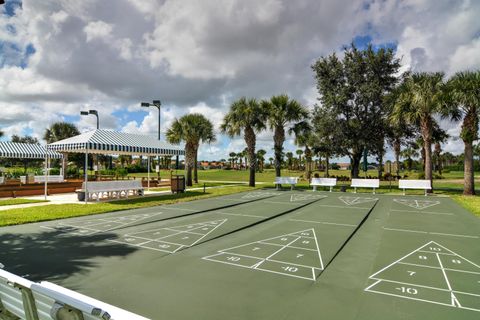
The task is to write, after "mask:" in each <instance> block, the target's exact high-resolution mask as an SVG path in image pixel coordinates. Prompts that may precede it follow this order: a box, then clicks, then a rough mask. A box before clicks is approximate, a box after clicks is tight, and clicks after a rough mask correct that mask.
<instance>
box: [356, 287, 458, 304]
mask: <svg viewBox="0 0 480 320" xmlns="http://www.w3.org/2000/svg"><path fill="white" fill-rule="evenodd" d="M365 291H368V292H374V293H378V294H383V295H386V296H391V297H399V298H405V299H410V300H415V301H421V302H428V303H434V304H439V305H442V306H447V307H451V306H452V305H451V304H447V303H442V302H437V301H431V300H425V299H418V298H412V297H408V296H402V295H399V294H394V293H385V292H381V291H376V290H372V289H368V290H367V289H365Z"/></svg>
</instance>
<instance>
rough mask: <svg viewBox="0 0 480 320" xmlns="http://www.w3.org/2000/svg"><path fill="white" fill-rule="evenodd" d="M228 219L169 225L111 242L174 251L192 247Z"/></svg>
mask: <svg viewBox="0 0 480 320" xmlns="http://www.w3.org/2000/svg"><path fill="white" fill-rule="evenodd" d="M227 220H228V219H222V220H213V221H205V222H199V223H193V224H188V225H181V226H171V227H166V228H159V229H153V230H145V231H139V232H135V233H130V234H126V235H125V236H123V237H122V238H120V239H115V240H110V241H113V242H118V243H123V244H128V245H133V246H137V247H142V248H146V249H152V250H157V251H163V252H168V253H175V252H177V251H179V250H181V249H184V248H188V247H192V246H194V245H196V244H197V243H199V242H200V241H202V240H203V239H204V238H205V237H207V236H208V235H209V234H210V233H212V232H213V231H215V230H216V229H217V228H218V227H220V226H221V225H222V224H224V223H225V222H226V221H227Z"/></svg>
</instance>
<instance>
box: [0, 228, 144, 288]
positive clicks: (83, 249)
mask: <svg viewBox="0 0 480 320" xmlns="http://www.w3.org/2000/svg"><path fill="white" fill-rule="evenodd" d="M117 237H118V236H117V235H115V234H112V233H101V234H93V235H87V236H80V235H74V234H69V233H64V232H62V231H59V230H45V231H43V230H42V231H41V232H39V233H27V234H21V233H16V234H15V233H3V234H0V263H2V264H4V266H5V267H4V269H5V270H6V271H9V272H12V273H14V274H17V275H19V276H24V277H26V278H28V279H30V280H32V281H42V280H50V281H54V280H57V279H64V278H67V277H69V276H71V275H73V274H75V273H86V272H88V270H90V269H92V268H95V267H96V265H97V263H96V262H95V261H94V259H95V258H98V257H124V256H127V255H129V254H131V253H133V252H135V251H136V250H137V249H135V248H134V247H130V246H125V245H121V244H118V243H114V242H109V241H105V240H106V239H115V238H117Z"/></svg>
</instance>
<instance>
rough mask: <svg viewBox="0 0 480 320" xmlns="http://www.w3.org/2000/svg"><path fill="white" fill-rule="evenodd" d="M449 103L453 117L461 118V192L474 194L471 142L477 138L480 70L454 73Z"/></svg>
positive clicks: (449, 82) (449, 85) (479, 108)
mask: <svg viewBox="0 0 480 320" xmlns="http://www.w3.org/2000/svg"><path fill="white" fill-rule="evenodd" d="M447 86H448V89H449V90H448V91H449V98H450V99H449V105H450V106H453V107H454V108H455V109H454V110H453V111H454V116H453V117H454V118H455V119H461V118H463V123H462V128H461V131H460V138H461V139H462V140H463V143H464V145H465V149H464V154H465V160H464V179H465V183H464V189H463V194H465V195H474V194H475V179H474V162H473V142H474V141H475V140H477V139H478V118H479V113H480V71H466V72H459V73H457V74H455V75H454V76H453V77H452V78H450V80H449V81H448V84H447Z"/></svg>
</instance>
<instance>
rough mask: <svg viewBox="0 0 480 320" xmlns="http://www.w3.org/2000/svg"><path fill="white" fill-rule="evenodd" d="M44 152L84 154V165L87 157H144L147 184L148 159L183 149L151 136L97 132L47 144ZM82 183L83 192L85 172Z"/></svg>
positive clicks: (86, 182)
mask: <svg viewBox="0 0 480 320" xmlns="http://www.w3.org/2000/svg"><path fill="white" fill-rule="evenodd" d="M47 149H48V150H51V151H56V152H62V153H85V163H87V161H88V154H107V155H137V156H147V157H148V181H150V157H151V156H183V155H185V152H184V150H183V149H181V148H179V147H176V146H173V145H171V144H169V143H166V142H163V141H160V140H157V139H156V138H154V137H150V136H144V135H138V134H130V133H123V132H116V131H110V130H100V129H97V130H93V131H89V132H86V133H83V134H80V135H77V136H74V137H71V138H68V139H64V140H60V141H57V142H54V143H51V144H48V145H47ZM47 171H48V170H46V172H47ZM84 181H85V191H87V185H88V174H87V170H85V178H84ZM46 184H47V179H45V190H46ZM46 197H47V194H46V192H45V198H46ZM86 199H87V197H85V201H86Z"/></svg>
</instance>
